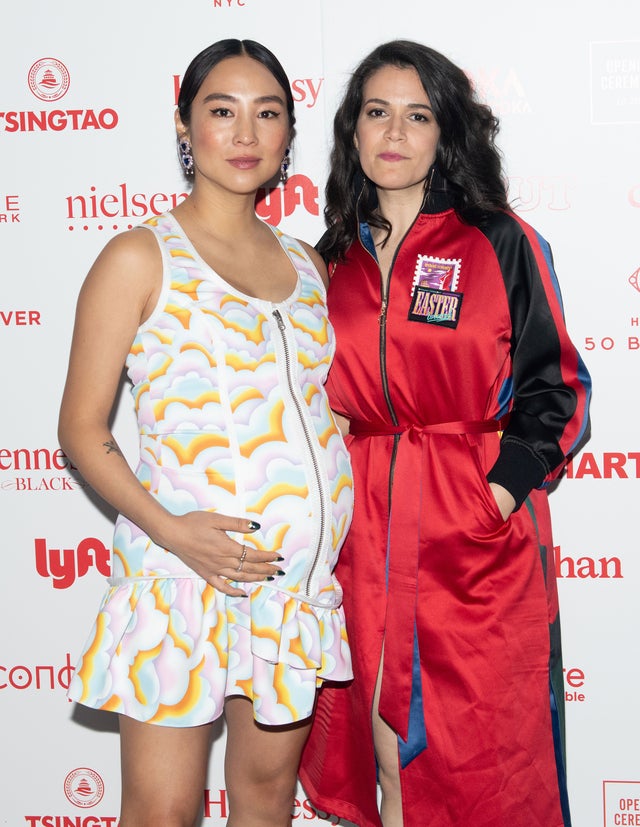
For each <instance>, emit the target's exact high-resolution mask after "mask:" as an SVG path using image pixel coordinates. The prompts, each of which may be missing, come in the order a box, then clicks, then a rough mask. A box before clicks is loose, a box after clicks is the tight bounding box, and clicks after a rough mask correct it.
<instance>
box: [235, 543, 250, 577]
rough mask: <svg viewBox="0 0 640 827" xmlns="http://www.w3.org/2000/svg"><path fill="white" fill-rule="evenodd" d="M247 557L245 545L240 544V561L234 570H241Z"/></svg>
mask: <svg viewBox="0 0 640 827" xmlns="http://www.w3.org/2000/svg"><path fill="white" fill-rule="evenodd" d="M246 557H247V547H246V546H242V554H241V555H240V562H239V563H238V568H237V569H236V571H242V567H243V566H244V561H245V559H246Z"/></svg>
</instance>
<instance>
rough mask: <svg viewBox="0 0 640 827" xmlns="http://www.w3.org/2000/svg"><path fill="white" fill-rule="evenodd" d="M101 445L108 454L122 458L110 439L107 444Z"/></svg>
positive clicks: (121, 454)
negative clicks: (118, 455)
mask: <svg viewBox="0 0 640 827" xmlns="http://www.w3.org/2000/svg"><path fill="white" fill-rule="evenodd" d="M102 444H103V445H104V447H105V448H106V449H107V453H108V454H120V456H121V457H122V456H124V455H123V453H122V451H121V450H120V448H118V446H117V444H116V443H115V442H114V440H112V439H110V440H109V441H108V442H103V443H102Z"/></svg>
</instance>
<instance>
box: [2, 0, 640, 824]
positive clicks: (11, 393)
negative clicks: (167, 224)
mask: <svg viewBox="0 0 640 827" xmlns="http://www.w3.org/2000/svg"><path fill="white" fill-rule="evenodd" d="M0 18H1V19H2V49H1V50H0V251H1V253H0V256H1V258H0V348H1V349H0V354H1V361H0V388H1V394H2V396H1V399H2V404H1V405H0V510H1V511H0V513H1V524H0V532H1V533H0V549H1V554H2V558H1V559H2V564H1V565H2V577H1V578H0V611H1V612H2V616H1V629H2V639H1V644H0V727H1V729H0V733H1V734H0V750H1V752H2V756H1V764H0V766H1V768H2V769H1V778H0V824H2V825H10V826H11V827H19V825H25V824H26V825H29V827H96V826H97V825H104V826H105V827H108V825H113V827H115V825H116V824H117V813H118V801H119V763H118V738H117V735H116V732H115V722H114V721H112V720H111V716H109V715H105V714H93V713H90V712H88V711H86V710H83V709H81V708H78V709H76V708H74V707H73V706H72V705H71V704H70V703H69V702H68V701H67V700H66V697H65V688H66V687H67V685H68V683H69V677H70V674H71V670H72V668H73V662H74V661H75V658H76V656H77V652H78V650H79V648H80V646H81V644H82V642H83V641H84V638H85V635H86V634H87V633H88V630H89V626H90V623H91V621H92V618H93V615H94V612H95V610H96V607H97V604H98V601H99V599H100V596H101V594H102V590H103V584H104V576H105V575H107V574H108V572H109V544H110V540H111V522H112V518H113V515H112V514H110V513H109V511H108V509H106V508H105V506H104V505H103V504H101V503H100V502H98V501H96V498H95V497H93V496H92V493H91V491H90V490H88V489H87V488H86V487H85V486H84V484H83V481H82V480H81V479H80V478H78V476H77V475H75V474H74V473H73V468H72V467H71V466H70V463H69V461H68V460H67V458H66V457H65V456H64V454H63V453H62V452H61V450H60V449H59V446H58V445H57V443H56V418H57V409H58V405H59V400H60V394H61V389H62V384H63V380H64V375H65V370H66V360H67V353H68V346H69V340H70V334H71V327H72V322H73V313H74V306H75V300H76V295H77V292H78V289H79V287H80V284H81V281H82V279H83V278H84V275H85V273H86V271H87V269H88V267H89V266H90V264H91V263H92V261H93V259H94V258H95V256H96V255H97V253H98V251H99V250H100V249H101V248H102V246H103V245H104V244H105V242H106V241H107V239H108V238H109V237H110V236H112V235H113V234H114V233H116V232H118V231H122V230H124V229H126V228H128V227H131V226H133V225H135V224H137V223H138V222H139V221H141V220H142V219H144V218H145V217H147V216H149V215H151V214H153V213H159V212H162V211H163V210H165V209H167V208H170V207H171V206H172V205H173V204H175V203H177V202H178V201H180V200H181V199H182V198H183V197H184V184H183V181H182V178H181V175H180V172H179V169H178V165H177V161H176V153H175V143H174V129H173V110H174V106H175V102H176V94H177V89H178V87H179V83H180V79H181V73H182V72H183V71H184V69H185V68H186V66H187V64H188V62H189V60H190V59H191V58H192V57H193V56H194V55H195V54H196V53H197V52H198V51H199V50H200V49H201V48H203V47H204V46H206V45H208V44H209V43H211V42H213V41H214V40H218V39H220V38H222V37H240V38H245V37H248V38H253V39H257V40H260V41H262V42H264V43H265V44H266V45H268V46H269V47H270V48H272V49H273V51H275V52H276V54H277V55H278V56H279V57H280V58H281V60H282V62H283V64H284V65H285V68H286V69H287V71H288V73H289V76H290V78H291V80H292V85H293V92H294V96H295V98H296V101H297V115H298V135H299V137H298V141H297V143H296V147H295V154H294V163H293V169H292V173H293V174H292V176H291V178H290V180H289V183H288V185H287V187H286V190H285V191H284V192H283V191H282V190H281V189H278V190H274V191H271V192H268V193H266V194H265V196H266V197H265V199H264V200H263V201H262V202H261V204H260V205H259V207H258V211H259V212H260V214H261V215H262V216H263V217H264V218H265V219H266V220H268V221H271V222H272V223H279V224H280V225H281V226H282V227H283V228H284V229H285V230H286V231H288V232H290V233H292V234H294V235H297V236H299V237H302V238H305V239H307V240H309V241H311V242H315V241H316V240H317V239H318V237H319V236H320V234H321V233H322V229H323V221H322V206H323V187H324V181H325V177H326V158H327V149H328V143H329V136H330V125H331V120H332V115H333V112H334V109H335V105H336V101H337V99H338V97H339V95H340V92H341V89H342V88H343V85H344V83H345V79H346V78H347V76H348V73H349V71H350V69H351V68H353V66H354V65H355V63H356V62H357V61H358V60H359V58H360V57H362V56H363V55H364V54H365V53H366V52H367V51H368V50H369V49H370V48H372V47H373V46H374V45H376V44H377V43H379V42H381V41H383V40H388V39H391V38H394V37H409V38H413V39H418V40H421V41H423V42H425V43H427V44H429V45H431V46H433V47H435V48H437V49H438V50H440V51H442V52H444V53H445V54H447V55H448V56H449V57H451V58H452V59H453V60H454V61H455V62H457V63H458V64H459V65H461V66H462V67H463V68H464V69H465V70H466V71H467V72H468V74H469V75H470V76H471V77H472V78H473V80H474V82H475V83H476V85H477V87H478V89H479V90H480V92H481V94H482V96H483V97H484V98H485V99H486V100H487V101H488V102H489V103H490V104H491V106H492V107H493V108H494V110H495V111H496V112H497V113H498V114H499V116H500V117H501V122H502V131H501V146H502V148H503V149H504V151H505V154H506V158H507V168H508V173H509V178H510V194H511V197H512V199H513V200H514V203H515V204H516V206H517V209H518V211H519V212H520V213H521V214H522V215H523V217H524V218H525V219H526V220H528V221H529V222H530V223H532V224H533V225H534V226H536V227H537V228H538V229H539V230H540V231H541V232H542V233H543V234H544V235H545V236H546V237H547V238H548V239H549V241H550V242H551V244H552V247H553V249H554V253H555V261H556V267H557V271H558V274H559V277H560V280H561V285H562V287H563V292H564V298H565V306H566V312H567V317H568V324H569V328H570V331H571V332H572V335H573V337H574V339H575V341H576V343H577V344H578V346H579V348H580V350H581V352H582V355H583V357H584V360H585V362H586V363H587V365H588V367H589V369H590V371H591V373H592V375H593V379H594V386H595V393H594V402H593V409H592V423H593V426H592V431H593V436H592V438H591V441H590V442H589V443H588V444H587V446H586V448H585V449H584V451H583V452H582V454H580V455H579V457H577V458H576V459H575V461H574V463H573V464H572V466H571V467H570V468H569V472H568V474H567V475H566V477H565V478H564V479H563V480H562V482H561V483H560V485H559V486H558V489H557V490H556V491H555V492H554V493H553V494H552V496H551V504H552V510H553V514H554V520H555V543H556V546H557V548H556V552H557V570H558V575H559V577H560V581H559V589H560V598H561V611H562V617H563V628H564V650H565V666H566V671H565V690H566V701H567V719H568V736H569V781H570V794H571V800H572V807H573V813H574V825H575V827H603V825H604V827H614V825H639V824H640V704H639V703H638V698H639V692H638V690H639V688H640V644H639V642H638V641H639V639H640V549H639V548H638V535H639V525H640V523H639V522H638V512H639V510H640V499H639V496H638V495H639V493H640V482H639V480H640V444H638V433H639V422H640V420H639V410H640V405H639V403H640V381H639V379H640V243H639V242H640V232H639V230H640V160H639V159H640V6H639V5H638V4H637V3H631V2H627V0H623V2H620V0H610V1H609V2H607V3H601V2H599V0H582V2H577V0H576V1H574V0H554V2H551V0H538V2H536V3H531V4H530V5H529V7H526V6H524V5H523V4H522V3H514V2H512V0H495V2H492V0H488V2H487V3H484V4H479V3H475V2H471V0H459V2H457V3H438V4H435V3H417V2H415V0H351V2H345V0H185V2H182V3H176V2H175V0H173V2H169V0H155V2H153V3H151V2H132V1H131V0H126V2H125V0H111V2H109V3H90V2H86V0H60V2H58V3H56V4H52V3H48V2H44V0H40V2H38V0H21V2H20V3H15V4H6V5H4V6H3V9H2V11H1V12H0ZM127 393H128V392H127V389H126V388H124V392H123V404H122V405H121V406H120V407H119V409H118V412H117V415H116V422H115V430H116V433H117V434H118V438H119V440H120V442H121V444H122V445H124V447H125V450H126V452H127V455H128V456H130V457H131V458H133V457H134V456H135V450H136V433H135V423H134V421H133V418H132V415H131V413H130V411H129V401H128V398H127ZM522 693H523V695H526V693H527V686H526V685H523V686H522ZM223 741H224V734H221V736H220V738H219V739H218V740H217V741H216V743H215V745H214V751H213V758H212V762H211V769H210V776H209V780H208V785H207V789H206V790H205V792H204V799H203V802H204V806H203V825H207V826H209V825H210V827H217V825H222V824H224V823H225V820H226V819H225V814H226V797H225V791H224V780H223V774H222V766H221V755H222V751H223ZM293 816H294V824H302V823H308V822H310V823H318V824H323V823H327V822H326V821H324V820H322V819H321V818H320V817H319V816H318V815H316V814H315V813H314V812H313V811H312V809H311V808H310V806H309V803H308V802H307V801H306V800H305V796H304V793H303V792H302V791H300V793H299V796H298V801H297V805H296V808H295V810H294V813H293ZM469 827H473V825H469Z"/></svg>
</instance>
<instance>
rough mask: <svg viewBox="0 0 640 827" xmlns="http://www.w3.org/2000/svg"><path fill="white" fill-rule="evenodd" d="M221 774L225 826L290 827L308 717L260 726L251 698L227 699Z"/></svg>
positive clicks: (309, 724) (308, 721) (307, 727)
mask: <svg viewBox="0 0 640 827" xmlns="http://www.w3.org/2000/svg"><path fill="white" fill-rule="evenodd" d="M225 716H226V719H227V752H226V757H225V776H226V784H227V794H228V797H229V820H228V822H227V825H228V827H290V825H291V812H292V809H293V800H294V795H295V789H296V779H297V773H298V764H299V763H300V756H301V754H302V748H303V747H304V744H305V742H306V740H307V736H308V735H309V729H310V727H311V719H308V720H306V721H304V722H303V723H301V724H292V725H291V726H287V727H263V726H260V725H258V724H256V722H255V721H254V719H253V709H252V706H251V702H250V701H248V700H247V699H246V698H240V697H237V698H227V702H226V704H225Z"/></svg>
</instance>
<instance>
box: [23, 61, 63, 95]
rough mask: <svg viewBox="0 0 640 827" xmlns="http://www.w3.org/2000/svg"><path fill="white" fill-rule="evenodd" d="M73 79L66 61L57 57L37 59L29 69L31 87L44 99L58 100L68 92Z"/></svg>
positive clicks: (34, 92) (35, 93)
mask: <svg viewBox="0 0 640 827" xmlns="http://www.w3.org/2000/svg"><path fill="white" fill-rule="evenodd" d="M70 82H71V80H70V77H69V72H68V70H67V67H66V66H65V65H64V63H61V62H60V61H59V60H56V58H55V57H43V58H41V59H40V60H36V62H35V63H34V64H33V66H32V67H31V68H30V69H29V89H31V91H32V92H33V94H34V95H35V96H36V98H40V100H43V101H57V100H59V99H60V98H61V97H63V95H66V94H67V91H68V89H69V84H70Z"/></svg>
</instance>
